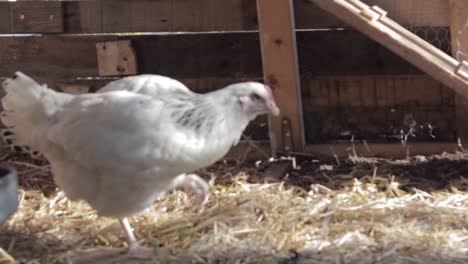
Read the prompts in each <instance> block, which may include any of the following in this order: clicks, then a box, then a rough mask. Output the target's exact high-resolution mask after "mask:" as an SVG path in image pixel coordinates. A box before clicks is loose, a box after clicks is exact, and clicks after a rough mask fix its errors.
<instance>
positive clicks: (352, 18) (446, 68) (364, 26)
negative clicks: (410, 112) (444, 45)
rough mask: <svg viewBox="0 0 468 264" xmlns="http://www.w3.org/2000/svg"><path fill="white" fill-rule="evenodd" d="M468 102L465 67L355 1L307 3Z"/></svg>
mask: <svg viewBox="0 0 468 264" xmlns="http://www.w3.org/2000/svg"><path fill="white" fill-rule="evenodd" d="M309 1H311V2H313V3H315V4H316V5H318V6H319V7H321V8H323V9H325V10H326V11H328V12H329V13H331V14H333V15H335V16H336V17H338V18H340V19H341V20H343V21H345V22H346V23H348V24H350V25H351V26H353V27H354V28H356V29H357V30H359V31H361V32H362V33H364V34H366V35H367V36H369V37H370V38H371V39H373V40H375V41H377V42H379V43H380V44H381V45H383V46H385V47H386V48H388V49H389V50H391V51H393V52H394V53H396V54H398V55H399V56H400V57H402V58H404V59H406V60H407V61H409V62H410V63H412V64H413V65H415V66H416V67H418V68H419V69H421V70H422V71H424V72H426V73H427V74H429V75H430V76H432V77H433V78H434V79H436V80H438V81H440V82H442V83H443V84H445V85H447V86H448V87H449V88H451V89H453V90H454V91H455V92H456V93H457V94H459V95H461V96H463V97H464V98H467V99H468V64H466V63H460V62H458V61H457V60H455V59H454V58H452V57H451V56H449V55H447V54H445V53H444V52H442V51H441V50H439V49H437V48H436V47H434V46H432V45H430V44H429V43H427V42H426V41H424V40H423V39H421V38H419V37H418V36H416V35H415V34H413V33H411V32H410V31H408V30H407V29H405V28H404V27H402V26H400V25H399V24H398V23H396V22H395V21H393V20H391V19H389V18H388V17H387V16H386V12H385V10H382V9H381V8H379V7H377V6H372V7H370V6H368V5H366V4H365V3H363V2H361V1H359V0H309Z"/></svg>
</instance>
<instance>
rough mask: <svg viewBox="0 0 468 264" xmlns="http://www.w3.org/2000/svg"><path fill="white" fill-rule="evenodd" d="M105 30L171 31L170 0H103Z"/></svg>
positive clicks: (103, 25)
mask: <svg viewBox="0 0 468 264" xmlns="http://www.w3.org/2000/svg"><path fill="white" fill-rule="evenodd" d="M101 2H102V21H103V22H102V27H103V32H159V31H171V24H172V3H171V1H170V0H160V1H152V0H133V1H126V0H101Z"/></svg>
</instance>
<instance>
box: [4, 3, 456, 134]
mask: <svg viewBox="0 0 468 264" xmlns="http://www.w3.org/2000/svg"><path fill="white" fill-rule="evenodd" d="M255 2H256V1H254V0H223V1H220V0H96V1H92V0H91V1H64V2H60V1H17V2H0V34H4V35H0V65H1V66H0V78H2V77H6V76H10V75H11V74H12V73H13V72H14V71H16V70H21V71H24V72H25V73H27V74H29V75H31V76H32V77H35V78H37V79H39V80H41V81H42V82H46V83H48V84H49V85H51V86H52V87H54V88H57V89H60V87H61V86H63V85H64V84H69V83H80V84H84V85H88V86H90V88H91V90H95V89H97V88H99V87H101V86H102V85H104V84H105V83H107V82H108V81H110V80H113V79H115V77H110V78H102V77H101V76H99V74H98V64H97V63H98V62H97V59H96V47H95V44H96V43H97V42H102V41H111V40H119V39H130V40H131V41H132V45H133V48H134V50H135V52H136V57H137V64H138V67H137V68H138V72H139V73H156V74H163V75H169V76H171V77H174V78H177V79H179V80H181V81H183V82H185V83H186V84H188V85H189V86H190V87H191V88H193V89H194V90H196V91H199V92H207V91H210V90H213V89H218V88H221V87H223V86H225V85H227V84H229V83H233V82H239V81H244V80H261V79H262V62H261V54H260V46H259V38H258V32H257V31H256V30H257V29H258V23H257V12H256V3H255ZM364 2H366V3H368V4H377V5H379V6H381V7H383V8H385V9H387V10H388V11H389V16H390V17H391V18H394V19H395V20H397V21H399V22H400V23H401V24H403V25H408V26H410V28H411V29H412V28H416V29H417V30H418V33H419V34H420V35H421V36H422V37H425V38H427V39H428V40H430V41H432V43H433V44H434V45H437V46H438V47H440V48H441V49H442V50H444V51H446V52H450V48H449V47H450V42H447V41H448V38H447V39H446V38H445V37H444V36H442V35H441V36H438V35H437V34H445V33H447V32H448V30H447V27H448V25H449V12H448V4H447V3H446V1H445V0H411V1H408V0H365V1H364ZM294 7H295V16H296V19H295V20H296V28H297V29H299V30H298V32H297V42H298V43H297V44H298V55H299V66H300V72H301V81H302V92H303V100H304V104H303V105H304V119H305V126H306V136H307V141H308V143H319V142H320V143H323V142H333V141H339V140H342V139H349V137H350V136H349V133H347V132H350V133H352V134H355V135H356V136H357V137H359V138H362V139H366V140H368V141H376V142H378V141H392V142H393V141H398V139H396V138H394V137H393V136H392V135H394V134H395V131H397V132H398V131H399V129H402V128H405V124H404V122H405V117H407V116H408V115H411V116H413V117H414V119H415V120H416V121H417V122H418V124H421V125H426V124H432V125H433V126H434V127H436V129H435V130H434V133H435V134H436V136H437V138H436V139H433V138H432V137H430V136H428V135H429V134H428V133H425V132H422V133H420V134H419V135H420V136H418V137H417V138H416V140H424V141H427V140H438V141H445V140H453V139H454V138H455V136H456V135H455V132H454V131H455V121H454V118H453V115H454V103H453V102H454V94H453V93H452V92H451V90H449V89H447V88H446V87H443V86H442V85H441V84H440V83H438V82H437V81H434V80H433V79H432V78H430V77H429V76H426V75H424V74H423V73H422V72H421V71H419V70H418V69H416V68H415V67H413V66H412V65H411V64H409V63H407V62H406V61H403V60H402V59H400V58H399V57H397V56H396V55H394V54H393V53H391V52H389V51H388V50H386V49H385V48H383V47H382V46H380V45H378V44H377V43H375V42H373V41H371V40H369V39H368V38H367V37H365V36H363V35H362V34H360V33H359V32H356V31H354V30H352V29H350V28H349V27H347V26H346V25H345V24H343V23H342V22H341V21H339V20H337V19H336V18H334V17H332V16H330V15H328V14H327V13H326V12H324V11H322V10H320V9H319V8H318V7H316V6H315V5H313V4H311V3H310V2H308V1H306V0H295V1H294ZM429 27H430V28H429ZM335 28H345V30H330V29H335ZM317 29H320V30H317ZM323 29H326V30H323ZM425 29H430V30H425ZM174 32H184V33H174ZM428 32H429V33H428ZM439 32H442V33H439ZM444 32H445V33H444ZM30 33H31V34H33V35H27V36H18V35H11V34H30ZM35 33H38V34H40V35H34V34H35ZM441 40H444V41H441ZM392 109H393V110H392ZM247 134H248V135H252V136H253V137H254V138H255V139H266V138H267V126H266V119H265V118H261V119H259V120H258V121H257V122H255V123H254V124H253V125H252V126H250V127H249V131H248V133H247Z"/></svg>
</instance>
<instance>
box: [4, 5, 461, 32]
mask: <svg viewBox="0 0 468 264" xmlns="http://www.w3.org/2000/svg"><path fill="white" fill-rule="evenodd" d="M102 1H103V5H104V9H101V3H100V2H101V0H86V1H64V2H62V5H63V6H64V9H65V15H64V18H63V19H64V20H63V24H64V25H65V28H64V30H65V32H66V33H96V32H106V33H113V32H131V31H132V30H133V31H139V32H158V31H194V32H197V31H198V32H200V31H240V30H255V29H257V28H258V23H257V14H256V6H255V1H253V0H226V1H219V0H157V1H152V0H102ZM460 1H463V0H460ZM27 2H28V3H26V4H28V5H30V8H32V7H33V5H36V4H39V5H40V6H44V5H45V4H44V2H45V1H40V0H33V1H27ZM51 2H59V1H51ZM364 2H365V3H368V4H370V5H374V4H376V5H379V6H381V7H382V8H384V9H386V10H387V11H388V12H389V16H390V17H391V18H393V19H394V20H395V21H397V22H398V23H401V24H403V25H410V26H414V27H421V26H433V27H445V26H448V25H449V16H448V5H447V2H446V0H411V1H407V0H391V1H390V0H389V1H382V0H364ZM1 4H2V5H4V6H17V5H20V4H21V3H18V2H9V3H6V2H3V3H1ZM23 4H24V3H23ZM49 4H50V3H47V5H49ZM294 6H295V7H296V8H295V17H296V26H297V28H299V29H316V28H335V27H348V26H347V25H346V24H345V23H343V22H341V21H340V20H338V19H336V18H335V17H334V16H332V15H329V14H328V13H327V12H324V11H322V10H321V9H320V8H318V7H317V6H316V5H314V4H311V3H308V2H307V1H306V0H294ZM1 9H2V8H1V7H0V14H1V12H2V11H1ZM0 19H2V20H3V19H5V20H6V15H5V16H0ZM103 25H104V29H105V30H104V31H103ZM17 30H18V31H17V32H18V33H26V32H20V31H19V30H21V28H17ZM9 32H10V26H9V23H2V24H1V25H0V33H9Z"/></svg>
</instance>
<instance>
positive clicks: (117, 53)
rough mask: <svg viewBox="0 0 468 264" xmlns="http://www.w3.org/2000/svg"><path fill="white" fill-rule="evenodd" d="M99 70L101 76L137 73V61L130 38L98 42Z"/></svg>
mask: <svg viewBox="0 0 468 264" xmlns="http://www.w3.org/2000/svg"><path fill="white" fill-rule="evenodd" d="M96 52H97V62H98V72H99V75H100V76H125V75H135V74H137V73H138V71H137V62H136V56H135V51H134V49H133V47H132V43H131V41H130V40H118V41H107V42H100V43H96Z"/></svg>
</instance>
